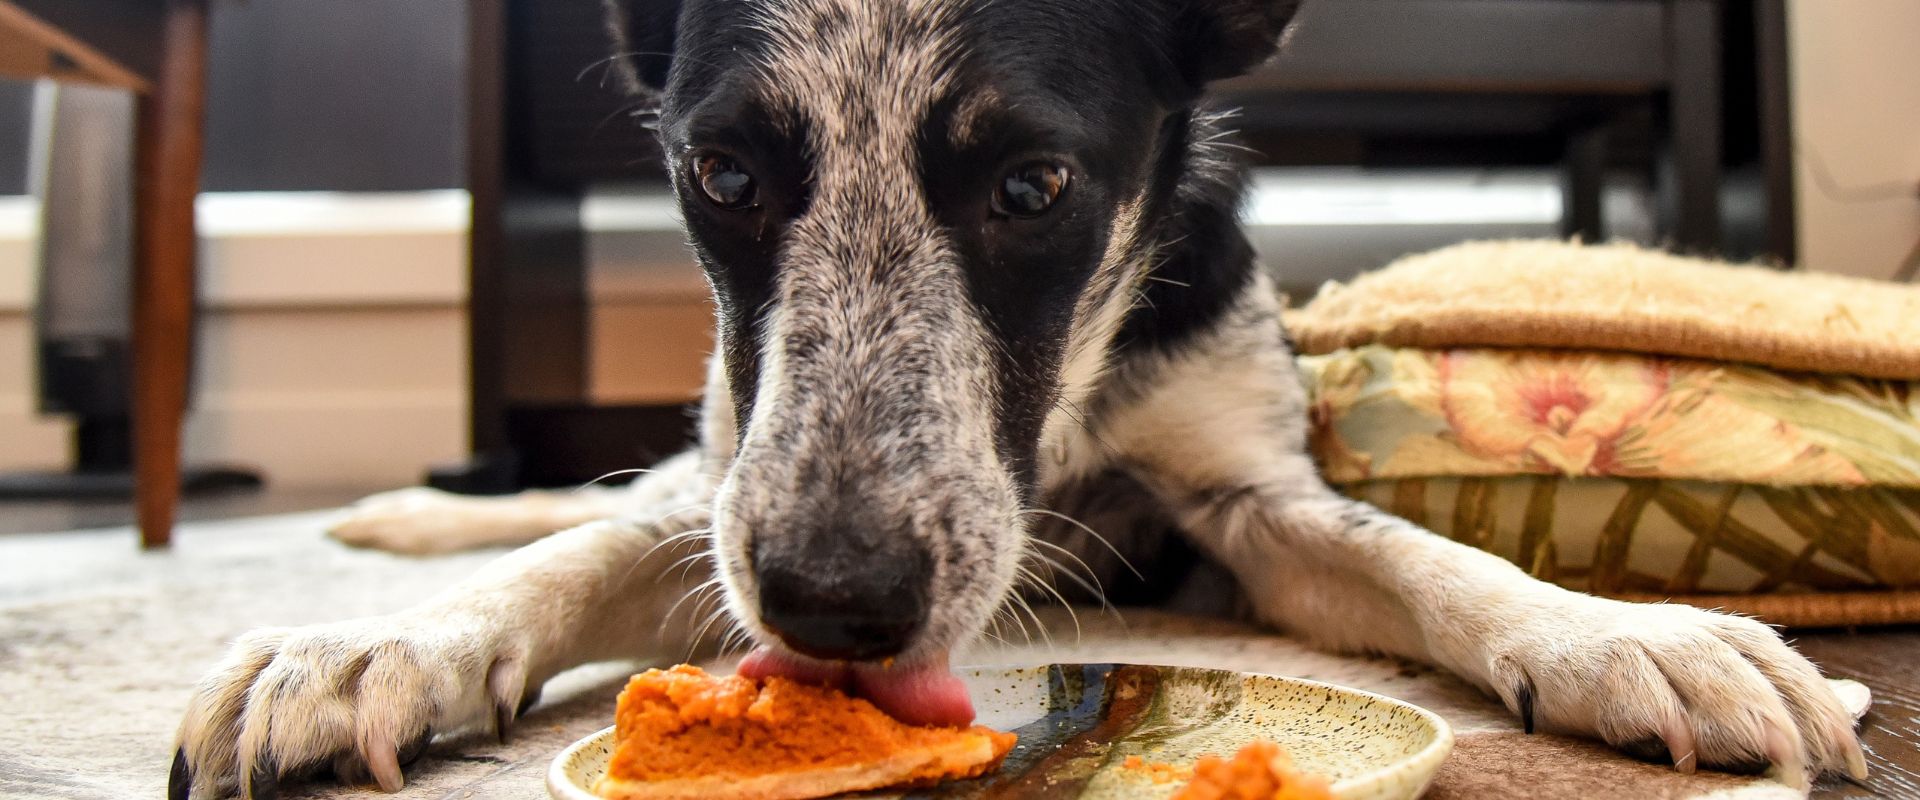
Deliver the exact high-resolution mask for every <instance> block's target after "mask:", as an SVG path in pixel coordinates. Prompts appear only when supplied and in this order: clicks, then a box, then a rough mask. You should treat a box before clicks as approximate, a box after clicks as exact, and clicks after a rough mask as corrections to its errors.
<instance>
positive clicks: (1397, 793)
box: [547, 664, 1453, 800]
mask: <svg viewBox="0 0 1920 800" xmlns="http://www.w3.org/2000/svg"><path fill="white" fill-rule="evenodd" d="M960 676H961V677H962V678H964V679H965V680H966V681H967V684H968V685H969V686H970V687H971V688H972V690H973V701H974V707H975V709H976V710H977V711H978V712H979V720H978V722H979V723H980V724H982V725H988V726H992V727H994V728H997V729H1000V730H1010V731H1014V732H1016V733H1018V734H1020V743H1019V744H1018V745H1016V746H1015V747H1014V750H1013V752H1012V753H1011V754H1009V755H1008V756H1007V760H1006V763H1005V764H1003V765H1002V766H1001V768H1000V769H999V771H997V772H995V773H994V774H992V775H989V776H986V777H983V778H980V779H977V780H972V781H960V782H952V783H947V784H943V785H941V786H938V787H935V788H933V789H923V790H915V791H914V792H912V793H911V796H912V797H994V796H1000V795H1001V794H1002V793H1003V792H1004V793H1005V794H1006V795H1007V796H1029V797H1031V796H1044V797H1081V798H1136V797H1138V798H1155V797H1166V796H1168V795H1171V794H1172V793H1173V792H1174V791H1176V790H1177V789H1179V788H1180V785H1181V784H1182V783H1184V780H1175V781H1171V782H1168V783H1158V784H1156V783H1154V782H1153V780H1152V778H1151V775H1150V774H1149V773H1147V772H1146V771H1143V770H1140V769H1128V768H1126V767H1124V766H1123V763H1124V762H1125V761H1126V759H1127V757H1128V756H1134V755H1137V756H1141V757H1142V758H1144V759H1145V760H1147V761H1149V762H1157V763H1165V764H1171V765H1174V766H1175V767H1176V768H1178V767H1187V766H1191V765H1192V764H1193V762H1194V761H1196V760H1198V759H1199V758H1200V757H1201V756H1203V755H1230V754H1232V753H1233V752H1235V751H1237V750H1239V749H1240V747H1241V746H1243V745H1245V744H1247V743H1248V742H1251V741H1254V740H1255V739H1269V740H1272V741H1275V742H1278V743H1279V744H1280V746H1282V747H1284V748H1286V750H1287V752H1288V753H1289V754H1291V755H1292V756H1293V760H1294V763H1295V765H1296V766H1298V767H1299V768H1300V769H1303V770H1306V771H1309V772H1317V773H1320V774H1322V775H1326V776H1327V777H1329V778H1331V779H1333V782H1334V783H1333V789H1334V794H1336V795H1338V796H1339V797H1342V798H1348V799H1349V800H1362V799H1363V798H1364V799H1365V800H1376V799H1379V800H1385V799H1387V798H1409V797H1416V796H1418V795H1419V794H1420V792H1421V791H1423V790H1424V789H1426V786H1427V782H1428V781H1430V780H1431V779H1432V778H1433V773H1434V771H1435V770H1437V769H1439V767H1440V761H1441V760H1442V759H1444V758H1446V757H1447V753H1448V752H1449V751H1451V750H1452V749H1453V732H1452V731H1451V730H1449V729H1448V728H1447V724H1446V722H1444V721H1442V720H1441V719H1440V717H1439V716H1438V715H1436V714H1434V713H1433V712H1431V711H1428V710H1426V709H1423V708H1419V707H1417V706H1413V705H1408V704H1406V703H1402V702H1400V701H1398V700H1393V699H1390V698H1386V697H1381V696H1379V695H1376V694H1369V693H1367V692H1362V691H1358V690H1355V689H1346V688H1342V687H1339V686H1331V685H1328V684H1324V683H1316V682H1313V681H1305V680H1298V679H1294V678H1280V677H1273V676H1268V675H1252V674H1246V673H1238V672H1225V671H1221V670H1208V669H1188V668H1180V667H1144V666H1128V665H1119V664H1055V665H1052V666H1046V667H1026V668H1019V669H984V668H983V669H963V670H960ZM612 751H613V729H612V728H608V729H606V730H603V731H601V732H599V733H596V734H594V735H592V736H589V737H587V738H585V739H582V740H580V741H578V742H575V743H574V744H573V746H571V747H568V748H567V749H566V750H565V751H564V752H562V753H561V754H560V757H559V758H557V759H554V762H553V767H552V768H551V769H550V770H548V772H547V788H548V791H550V792H551V793H552V794H553V796H554V797H555V798H558V800H596V798H595V797H594V795H593V793H592V792H591V791H590V787H592V786H593V782H594V781H596V780H598V779H599V778H600V773H601V772H602V771H603V770H604V769H606V764H607V756H608V754H609V753H611V752H612ZM1023 790H1024V791H1023ZM1035 790H1039V791H1035ZM859 796H860V797H864V798H879V797H894V796H898V795H887V794H875V793H867V794H862V795H859Z"/></svg>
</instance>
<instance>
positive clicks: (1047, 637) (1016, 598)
mask: <svg viewBox="0 0 1920 800" xmlns="http://www.w3.org/2000/svg"><path fill="white" fill-rule="evenodd" d="M1010 596H1011V597H1012V598H1013V602H1014V603H1016V604H1018V605H1019V606H1020V608H1021V609H1022V610H1024V611H1026V612H1027V617H1028V618H1030V619H1032V620H1033V627H1034V629H1035V630H1036V631H1038V632H1039V633H1040V640H1041V641H1043V642H1045V643H1046V645H1047V649H1048V650H1052V649H1053V633H1052V632H1051V631H1048V630H1047V623H1045V622H1042V621H1041V620H1040V615H1039V614H1038V613H1035V612H1034V610H1033V606H1032V605H1030V604H1028V603H1027V599H1026V598H1025V597H1022V596H1020V593H1019V592H1014V593H1013V594H1012V595H1010Z"/></svg>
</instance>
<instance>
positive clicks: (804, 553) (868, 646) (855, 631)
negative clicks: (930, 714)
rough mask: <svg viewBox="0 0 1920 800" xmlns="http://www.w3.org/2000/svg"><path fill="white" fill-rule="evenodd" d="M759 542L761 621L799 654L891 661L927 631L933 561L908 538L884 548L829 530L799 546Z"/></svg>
mask: <svg viewBox="0 0 1920 800" xmlns="http://www.w3.org/2000/svg"><path fill="white" fill-rule="evenodd" d="M754 538H755V542H754V545H753V552H752V560H753V572H754V577H755V578H756V582H757V583H758V584H759V586H760V621H761V622H763V623H765V624H766V626H767V627H769V628H771V629H773V632H774V633H776V634H778V635H779V636H780V640H781V641H782V642H784V643H786V645H787V646H788V647H790V648H793V650H794V651H795V652H798V653H800V654H802V655H807V656H812V657H814V658H821V659H829V660H836V661H837V660H853V661H859V660H871V659H878V658H886V657H888V656H893V655H898V654H899V653H900V652H902V651H904V650H906V649H907V644H908V642H910V641H912V640H913V636H914V634H915V633H918V632H919V630H920V628H921V627H922V626H924V625H925V624H926V621H927V606H928V603H927V597H928V595H929V594H930V592H931V584H932V579H933V564H932V558H931V557H930V556H929V555H928V554H927V552H926V550H925V549H924V548H922V547H920V546H919V545H917V544H910V543H906V542H903V541H901V540H902V539H904V538H905V536H904V535H901V536H898V537H890V540H889V541H887V542H885V543H876V542H873V541H872V540H871V538H870V537H862V536H857V535H848V534H845V533H843V532H841V531H832V530H830V531H822V532H820V533H817V534H813V535H810V536H805V537H800V538H799V540H798V541H793V540H787V541H781V539H782V538H783V537H760V536H756V537H754Z"/></svg>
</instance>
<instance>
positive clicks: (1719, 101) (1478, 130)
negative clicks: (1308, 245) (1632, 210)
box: [1217, 0, 1794, 262]
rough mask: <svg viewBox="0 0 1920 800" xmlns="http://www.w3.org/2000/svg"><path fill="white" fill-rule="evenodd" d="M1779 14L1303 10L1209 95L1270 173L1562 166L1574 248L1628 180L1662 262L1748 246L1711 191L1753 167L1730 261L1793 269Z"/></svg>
mask: <svg viewBox="0 0 1920 800" xmlns="http://www.w3.org/2000/svg"><path fill="white" fill-rule="evenodd" d="M1784 5H1785V3H1784V0H1758V1H1757V2H1737V3H1727V2H1724V0H1530V1H1529V2H1513V0H1368V2H1325V1H1324V0H1322V1H1321V2H1315V0H1307V2H1306V3H1305V4H1304V5H1303V7H1302V10H1301V12H1300V14H1299V16H1298V17H1297V18H1296V22H1295V27H1294V29H1293V32H1292V34H1291V36H1290V37H1289V39H1288V41H1287V44H1286V47H1285V48H1284V49H1283V50H1282V52H1281V55H1280V56H1279V57H1278V58H1277V59H1276V60H1275V61H1274V63H1272V64H1271V65H1269V67H1268V68H1266V69H1264V70H1261V71H1258V72H1256V73H1254V74H1252V75H1248V76H1245V77H1242V78H1238V79H1234V80H1230V81H1226V82H1224V83H1222V84H1221V85H1220V86H1219V87H1217V93H1218V94H1219V95H1220V96H1221V97H1222V99H1223V100H1224V101H1225V104H1226V105H1229V106H1235V107H1239V108H1241V109H1243V111H1242V118H1241V122H1240V127H1241V128H1242V129H1243V130H1244V131H1245V132H1246V134H1247V136H1248V138H1249V139H1250V144H1252V145H1253V146H1254V148H1255V149H1256V150H1259V151H1260V152H1262V153H1263V154H1264V155H1265V157H1266V159H1267V161H1268V163H1276V164H1311V163H1364V164H1374V165H1417V166H1430V165H1454V164H1476V165H1489V166H1500V165H1521V164H1540V163H1548V164H1554V163H1557V165H1558V166H1559V167H1560V169H1561V172H1562V185H1563V201H1564V202H1563V219H1562V233H1563V234H1564V235H1567V236H1580V237H1581V238H1583V239H1585V240H1587V241H1599V240H1603V239H1604V238H1605V237H1606V231H1605V225H1604V222H1605V221H1604V220H1603V219H1602V211H1601V195H1602V191H1603V188H1604V181H1605V178H1606V176H1607V174H1608V173H1609V172H1610V171H1615V170H1625V171H1628V172H1633V173H1638V174H1639V175H1641V176H1644V178H1645V179H1646V180H1648V181H1649V182H1650V183H1652V184H1653V185H1654V186H1656V188H1657V192H1656V197H1657V199H1658V201H1659V213H1658V215H1657V222H1658V224H1659V234H1660V235H1661V238H1663V239H1664V240H1665V241H1666V242H1668V244H1669V245H1670V246H1671V247H1673V248H1675V249H1678V250H1681V251H1685V252H1692V253H1701V254H1720V253H1725V252H1727V251H1729V250H1739V249H1743V246H1736V244H1735V243H1733V242H1730V241H1729V240H1728V237H1727V236H1726V230H1725V221H1724V220H1723V215H1722V213H1721V212H1722V200H1721V190H1722V186H1723V184H1724V178H1725V166H1726V165H1727V164H1728V163H1729V161H1737V162H1741V163H1746V162H1753V163H1754V164H1755V165H1756V166H1757V167H1758V168H1759V171H1760V172H1761V173H1762V176H1763V177H1762V191H1761V194H1762V196H1763V198H1764V203H1765V204H1766V214H1765V221H1764V225H1763V227H1764V232H1763V234H1762V235H1761V237H1760V238H1761V242H1760V243H1759V244H1758V246H1753V245H1744V249H1746V250H1748V251H1749V252H1742V253H1740V254H1741V255H1750V254H1755V253H1757V254H1761V255H1765V256H1768V257H1771V258H1775V259H1779V260H1781V261H1783V262H1791V261H1792V259H1793V249H1794V248H1793V208H1792V203H1793V191H1792V177H1791V176H1792V168H1791V160H1792V159H1791V152H1790V149H1791V148H1790V146H1789V144H1788V142H1789V141H1790V140H1789V137H1788V129H1789V120H1788V114H1789V109H1788V105H1787V102H1786V90H1787V83H1786V82H1787V70H1786V53H1785V47H1786V45H1785V41H1786V40H1785V27H1784V21H1785V9H1784ZM1729 119H1731V120H1733V121H1734V122H1735V123H1736V124H1734V125H1728V124H1727V120H1729ZM1756 132H1757V133H1756ZM1730 134H1735V135H1734V136H1730ZM1755 137H1757V139H1758V140H1757V141H1750V140H1751V139H1754V138H1755ZM1729 145H1737V148H1735V149H1736V150H1738V151H1739V152H1734V153H1729ZM1749 151H1751V152H1749Z"/></svg>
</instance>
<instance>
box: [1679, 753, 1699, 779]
mask: <svg viewBox="0 0 1920 800" xmlns="http://www.w3.org/2000/svg"><path fill="white" fill-rule="evenodd" d="M1699 766H1700V765H1699V763H1698V759H1696V758H1695V757H1694V752H1693V751H1692V750H1688V751H1687V752H1686V753H1684V754H1682V753H1675V754H1673V771H1675V772H1678V773H1680V774H1682V775H1692V774H1693V773H1694V770H1695V769H1697V768H1698V767H1699Z"/></svg>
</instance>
